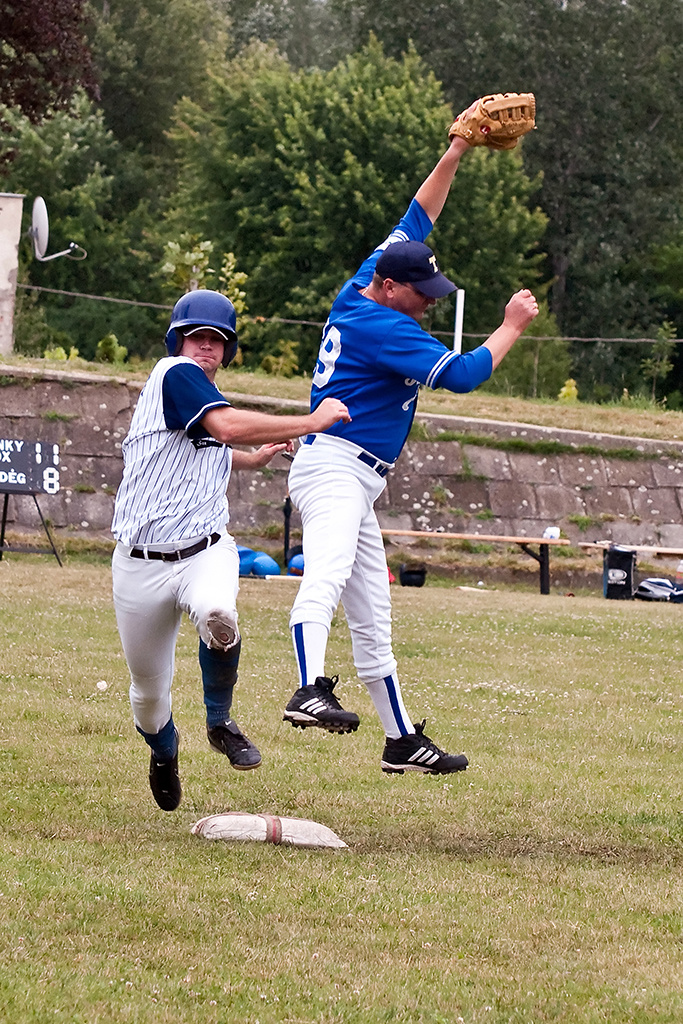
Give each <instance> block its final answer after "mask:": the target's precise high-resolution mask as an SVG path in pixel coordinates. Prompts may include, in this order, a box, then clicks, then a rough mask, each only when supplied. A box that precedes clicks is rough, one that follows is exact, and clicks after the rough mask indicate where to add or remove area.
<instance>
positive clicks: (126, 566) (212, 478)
mask: <svg viewBox="0 0 683 1024" xmlns="http://www.w3.org/2000/svg"><path fill="white" fill-rule="evenodd" d="M166 347H167V350H168V357H167V358H164V359H161V360H160V361H159V362H158V363H157V365H156V366H155V367H154V369H153V370H152V372H151V374H150V376H149V379H148V380H147V382H146V384H145V387H144V388H143V390H142V393H141V395H140V399H139V401H138V404H137V407H136V409H135V413H134V415H133V418H132V421H131V426H130V431H129V433H128V436H127V437H126V439H125V441H124V443H123V457H124V471H123V479H122V482H121V486H120V487H119V490H118V493H117V495H116V502H115V508H114V518H113V522H112V533H113V534H114V537H115V538H116V540H117V545H116V548H115V551H114V556H113V562H112V571H113V589H114V606H115V609H116V620H117V625H118V629H119V633H120V636H121V642H122V645H123V650H124V653H125V656H126V661H127V662H128V668H129V670H130V675H131V686H130V700H131V705H132V708H133V715H134V720H135V726H136V728H137V730H138V732H139V733H140V734H141V735H142V736H143V738H144V739H145V741H146V742H147V744H148V745H149V747H150V749H151V758H150V769H149V781H150V787H151V790H152V793H153V795H154V799H155V800H156V802H157V804H158V805H159V806H160V807H161V808H163V809H164V810H166V811H173V810H175V808H176V807H177V806H178V804H179V803H180V799H181V785H180V778H179V775H178V732H177V730H176V727H175V725H174V722H173V716H172V714H171V682H172V679H173V667H174V657H175V644H176V638H177V635H178V629H179V627H180V620H181V616H182V613H183V612H186V613H187V614H188V615H189V617H190V619H191V620H192V622H193V624H194V625H195V627H196V629H197V632H198V634H199V665H200V668H201V675H202V683H203V690H204V704H205V706H206V725H207V735H208V739H209V743H210V745H211V747H212V748H213V749H214V750H216V751H218V752H219V753H221V754H224V755H225V756H226V757H227V758H228V759H229V761H230V763H231V764H232V766H233V767H234V768H237V769H241V770H243V771H244V770H249V769H251V768H257V767H258V765H259V764H260V763H261V755H260V754H259V751H258V750H257V748H256V747H255V745H254V744H253V743H252V742H251V741H250V740H249V739H248V738H247V737H246V736H245V735H244V734H243V733H242V732H241V730H240V729H239V727H238V726H237V725H236V723H235V722H234V720H233V719H232V717H231V715H230V708H231V704H232V695H233V689H234V686H235V683H236V681H237V666H238V662H239V657H240V647H241V643H240V634H239V628H238V622H237V611H236V599H237V591H238V578H239V556H238V553H237V547H236V545H235V541H234V540H233V538H232V537H231V536H230V534H229V533H228V532H227V530H226V524H227V522H228V519H229V514H228V501H227V497H226V489H227V486H228V480H229V478H230V471H231V469H232V468H233V467H235V468H238V469H242V468H245V469H246V468H251V469H254V468H258V467H261V466H265V465H266V464H267V463H268V462H269V461H270V460H271V459H272V458H273V456H274V455H275V454H277V453H278V452H281V451H285V450H289V449H290V448H291V446H292V443H291V438H293V437H297V436H300V435H301V434H307V433H309V432H310V431H318V430H325V429H326V428H327V427H330V426H332V424H333V423H335V422H336V420H338V419H339V418H340V417H347V418H348V411H347V409H346V407H345V405H344V404H343V403H342V402H340V401H339V400H338V399H336V398H330V399H328V400H326V401H324V402H322V403H321V404H320V406H319V407H318V408H317V409H315V410H314V411H312V412H311V413H310V414H308V415H305V416H270V415H266V414H263V413H256V412H248V411H245V410H239V409H234V408H232V407H231V406H230V404H229V403H228V402H227V401H226V399H225V398H224V397H223V396H222V395H221V393H220V392H219V390H218V388H217V387H216V385H215V383H214V378H215V375H216V371H217V369H218V367H219V366H220V365H221V364H222V365H223V366H227V365H228V364H229V362H230V361H231V359H233V358H234V356H235V353H236V351H237V334H236V317H235V310H234V307H233V305H232V303H231V302H230V300H229V299H228V298H226V297H225V296H224V295H221V294H220V293H218V292H211V291H208V290H200V291H195V292H190V293H188V294H187V295H184V296H183V297H182V298H181V299H179V301H178V302H177V303H176V306H175V308H174V310H173V314H172V319H171V324H170V326H169V329H168V333H167V335H166ZM264 442H266V443H264ZM233 444H258V445H260V446H261V447H259V448H258V449H257V450H256V451H251V452H243V451H233V449H232V447H231V445H233Z"/></svg>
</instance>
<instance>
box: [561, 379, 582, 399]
mask: <svg viewBox="0 0 683 1024" xmlns="http://www.w3.org/2000/svg"><path fill="white" fill-rule="evenodd" d="M557 400H558V402H564V403H571V402H578V400H579V390H578V388H577V386H576V381H575V380H574V378H573V377H568V378H567V380H566V381H565V382H564V384H563V385H562V387H561V388H560V391H559V393H558V396H557Z"/></svg>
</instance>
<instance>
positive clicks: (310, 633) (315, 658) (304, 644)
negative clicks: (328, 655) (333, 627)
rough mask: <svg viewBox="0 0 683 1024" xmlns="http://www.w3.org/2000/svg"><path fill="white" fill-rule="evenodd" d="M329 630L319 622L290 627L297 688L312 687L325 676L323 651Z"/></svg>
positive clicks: (325, 647) (299, 623)
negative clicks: (319, 677)
mask: <svg viewBox="0 0 683 1024" xmlns="http://www.w3.org/2000/svg"><path fill="white" fill-rule="evenodd" d="M328 635H329V630H328V628H327V626H322V625H321V624H320V623H319V622H298V623H297V624H296V626H292V643H293V644H294V656H295V657H296V664H297V668H298V670H299V686H312V685H313V683H314V682H315V681H316V679H317V677H318V676H324V675H325V651H326V650H327V637H328Z"/></svg>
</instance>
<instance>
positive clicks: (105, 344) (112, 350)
mask: <svg viewBox="0 0 683 1024" xmlns="http://www.w3.org/2000/svg"><path fill="white" fill-rule="evenodd" d="M127 355H128V349H127V348H126V347H125V345H119V339H118V338H117V337H116V335H115V334H106V335H105V336H104V338H102V339H101V340H100V341H98V343H97V348H96V349H95V361H96V362H98V363H123V362H125V360H126V357H127Z"/></svg>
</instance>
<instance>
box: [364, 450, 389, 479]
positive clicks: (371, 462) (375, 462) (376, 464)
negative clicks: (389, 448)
mask: <svg viewBox="0 0 683 1024" xmlns="http://www.w3.org/2000/svg"><path fill="white" fill-rule="evenodd" d="M357 458H359V459H360V461H361V462H364V463H365V465H366V466H369V467H370V469H374V471H375V473H377V474H378V476H386V475H387V473H388V472H389V467H388V466H385V464H384V463H383V462H380V460H379V459H376V458H375V457H374V455H368V453H367V452H358V456H357Z"/></svg>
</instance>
